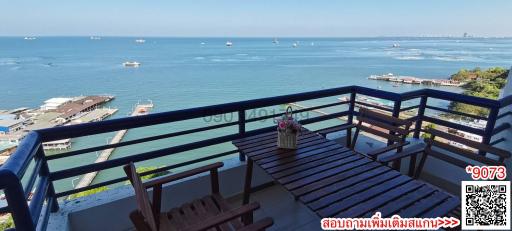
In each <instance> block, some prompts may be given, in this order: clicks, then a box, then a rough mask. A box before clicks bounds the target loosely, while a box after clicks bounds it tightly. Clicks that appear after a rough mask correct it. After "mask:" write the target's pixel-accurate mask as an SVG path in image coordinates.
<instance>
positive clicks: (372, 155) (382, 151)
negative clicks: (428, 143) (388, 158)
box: [367, 141, 410, 158]
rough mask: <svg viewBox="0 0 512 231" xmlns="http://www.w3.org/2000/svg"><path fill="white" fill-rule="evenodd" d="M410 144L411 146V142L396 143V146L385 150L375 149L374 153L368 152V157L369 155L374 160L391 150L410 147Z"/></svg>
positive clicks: (384, 148)
mask: <svg viewBox="0 0 512 231" xmlns="http://www.w3.org/2000/svg"><path fill="white" fill-rule="evenodd" d="M408 144H410V142H409V141H405V142H402V143H395V144H392V145H389V146H386V147H383V148H379V149H375V150H373V151H370V152H368V154H367V155H369V156H370V157H372V158H375V157H377V156H378V155H380V154H383V153H386V152H389V151H391V150H394V149H397V148H400V147H403V146H405V145H408Z"/></svg>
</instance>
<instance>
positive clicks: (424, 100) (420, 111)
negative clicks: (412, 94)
mask: <svg viewBox="0 0 512 231" xmlns="http://www.w3.org/2000/svg"><path fill="white" fill-rule="evenodd" d="M427 100H428V97H427V96H426V95H422V96H421V100H420V105H419V107H418V114H417V118H416V124H415V125H414V135H413V137H414V138H416V139H419V138H420V132H421V126H422V125H423V116H424V115H425V107H426V106H427Z"/></svg>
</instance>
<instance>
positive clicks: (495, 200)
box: [461, 181, 510, 230]
mask: <svg viewBox="0 0 512 231" xmlns="http://www.w3.org/2000/svg"><path fill="white" fill-rule="evenodd" d="M461 199H462V202H461V204H462V211H461V212H462V229H479V230H510V181H462V194H461Z"/></svg>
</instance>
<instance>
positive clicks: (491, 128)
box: [478, 107, 499, 156]
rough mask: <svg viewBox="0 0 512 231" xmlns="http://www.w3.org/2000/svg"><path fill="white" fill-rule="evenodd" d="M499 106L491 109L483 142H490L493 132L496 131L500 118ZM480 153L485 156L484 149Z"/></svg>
mask: <svg viewBox="0 0 512 231" xmlns="http://www.w3.org/2000/svg"><path fill="white" fill-rule="evenodd" d="M498 113H499V108H498V107H492V108H490V110H489V117H488V118H487V124H486V125H485V130H484V135H483V137H482V143H483V144H490V143H491V138H492V133H493V131H494V126H495V125H496V120H497V119H498ZM478 154H480V155H482V156H485V152H484V151H480V152H478Z"/></svg>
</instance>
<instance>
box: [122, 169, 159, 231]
mask: <svg viewBox="0 0 512 231" xmlns="http://www.w3.org/2000/svg"><path fill="white" fill-rule="evenodd" d="M124 171H125V173H126V176H128V178H129V179H130V182H131V184H132V186H133V189H134V190H135V199H136V200H137V207H138V209H139V211H140V213H141V214H142V216H143V217H144V221H145V222H146V224H147V225H148V226H149V227H150V228H151V230H153V231H157V230H158V226H157V222H156V220H155V214H153V210H152V206H151V201H150V200H149V196H148V192H147V191H146V188H145V187H144V185H143V184H142V180H141V178H140V176H139V174H138V173H137V171H136V169H135V165H134V164H133V163H130V164H127V165H125V166H124ZM156 215H159V214H156Z"/></svg>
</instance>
